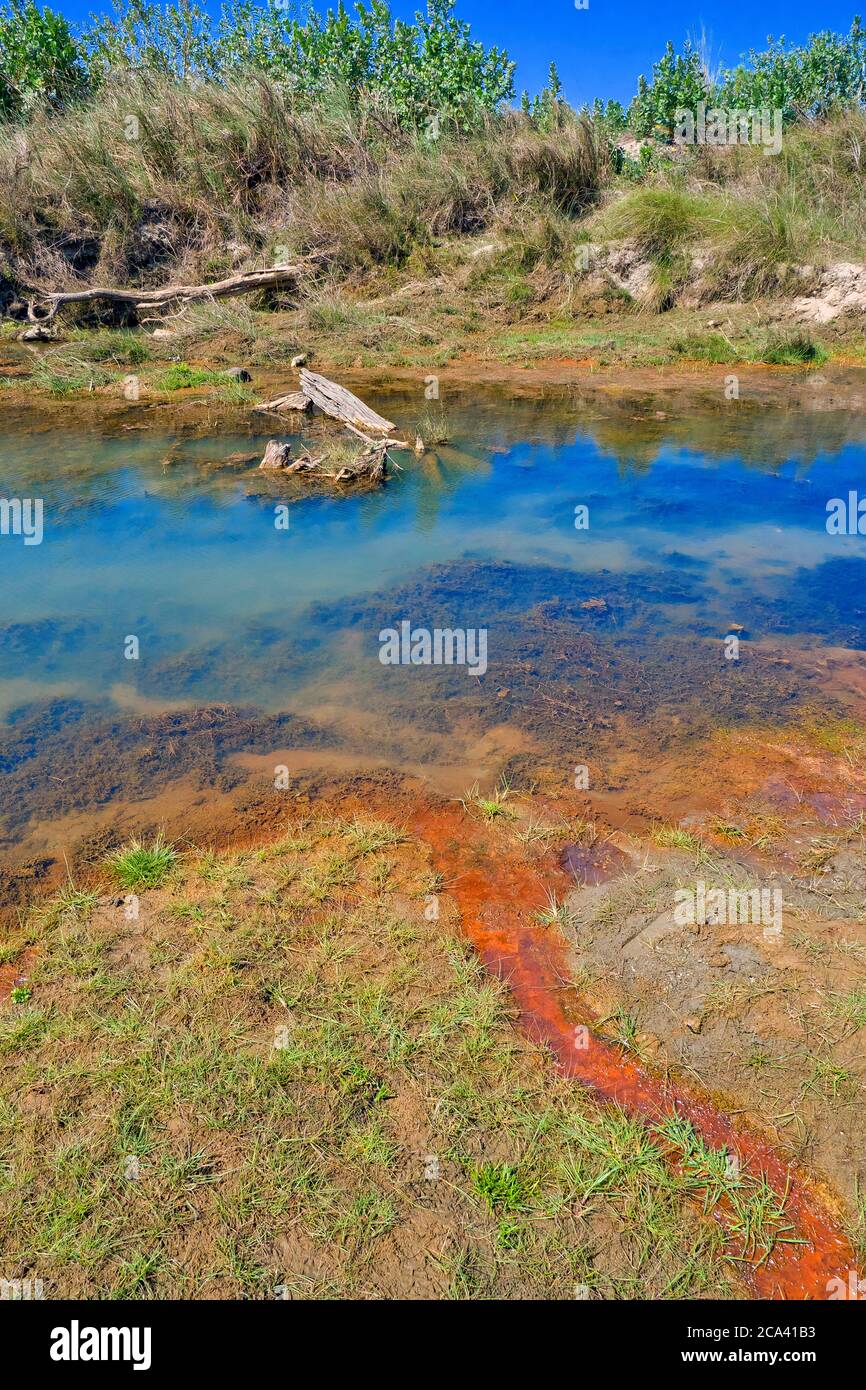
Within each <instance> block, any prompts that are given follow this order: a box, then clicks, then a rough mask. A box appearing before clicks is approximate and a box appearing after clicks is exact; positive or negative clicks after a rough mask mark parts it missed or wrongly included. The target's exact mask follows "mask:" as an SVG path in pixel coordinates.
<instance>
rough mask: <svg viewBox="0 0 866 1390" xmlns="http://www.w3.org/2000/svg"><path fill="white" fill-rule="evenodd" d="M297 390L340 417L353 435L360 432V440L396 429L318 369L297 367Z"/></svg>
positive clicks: (338, 418) (323, 408) (333, 415)
mask: <svg viewBox="0 0 866 1390" xmlns="http://www.w3.org/2000/svg"><path fill="white" fill-rule="evenodd" d="M301 391H302V392H303V394H304V395H305V396H308V397H309V399H310V400H311V401H312V402H313V405H317V406H318V407H319V409H320V410H322V411H324V413H325V414H326V415H330V416H332V417H333V418H334V419H335V420H340V421H341V422H342V423H343V424H344V425H346V426H348V428H349V429H350V430H352V432H353V433H354V434H360V435H361V438H362V439H369V437H370V435H380V436H381V435H385V434H390V433H391V431H392V430H395V429H396V428H397V426H396V425H395V424H393V422H392V421H391V420H385V419H383V417H382V416H381V415H377V414H376V412H375V410H371V409H370V407H369V406H368V405H365V404H364V402H363V401H359V400H358V397H357V396H353V395H352V393H351V391H347V390H346V388H345V386H338V385H337V383H336V382H335V381H329V380H328V378H327V377H326V376H319V374H318V372H309V371H307V369H306V367H302V368H301Z"/></svg>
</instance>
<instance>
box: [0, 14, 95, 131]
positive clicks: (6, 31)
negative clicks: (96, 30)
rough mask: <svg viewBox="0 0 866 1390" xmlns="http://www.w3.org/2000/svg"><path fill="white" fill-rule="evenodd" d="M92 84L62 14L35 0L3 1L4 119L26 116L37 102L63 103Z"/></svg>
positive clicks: (0, 88) (0, 78)
mask: <svg viewBox="0 0 866 1390" xmlns="http://www.w3.org/2000/svg"><path fill="white" fill-rule="evenodd" d="M87 88H88V74H87V69H86V66H85V64H84V62H83V61H82V54H81V52H80V50H79V48H78V45H77V44H76V42H75V40H74V39H73V37H72V34H71V32H70V29H69V25H68V24H67V22H66V20H65V19H64V18H63V16H62V15H59V14H55V13H54V12H53V11H52V10H49V9H44V10H40V9H39V8H38V6H37V5H36V4H35V3H34V0H5V3H4V4H2V5H0V117H3V118H5V119H7V120H8V119H10V118H15V117H19V116H22V115H25V114H26V113H27V111H28V110H29V108H30V107H31V106H32V105H33V103H34V102H35V101H37V100H41V101H42V102H45V103H47V104H48V105H50V106H59V105H60V104H61V103H63V102H65V101H68V100H69V99H70V98H72V97H76V96H81V95H82V94H83V93H84V92H85V91H86V90H87Z"/></svg>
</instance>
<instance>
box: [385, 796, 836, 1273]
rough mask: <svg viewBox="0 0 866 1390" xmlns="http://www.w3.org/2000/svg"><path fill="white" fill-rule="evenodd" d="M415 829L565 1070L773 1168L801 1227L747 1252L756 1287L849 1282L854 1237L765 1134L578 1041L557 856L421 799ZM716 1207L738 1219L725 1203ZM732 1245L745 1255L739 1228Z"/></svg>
mask: <svg viewBox="0 0 866 1390" xmlns="http://www.w3.org/2000/svg"><path fill="white" fill-rule="evenodd" d="M412 828H413V830H414V831H415V833H417V834H418V835H419V836H420V837H421V838H423V839H424V840H425V841H426V842H427V844H428V845H429V846H430V849H431V851H432V854H433V861H434V865H435V867H436V868H437V870H438V871H439V872H440V873H441V874H442V875H443V878H444V880H445V883H446V889H447V891H448V892H449V893H450V894H452V895H453V897H454V898H455V899H456V901H457V904H458V906H459V909H460V913H461V917H462V922H463V929H464V931H465V933H466V935H467V936H468V937H469V939H470V940H471V941H472V943H473V945H474V946H475V948H476V950H477V951H478V952H479V955H480V956H481V957H482V959H483V960H484V962H485V964H486V965H487V966H488V968H489V969H490V970H491V971H493V972H494V973H496V974H498V975H499V976H501V977H502V978H503V979H504V980H505V981H507V983H508V985H509V986H510V988H511V991H512V993H513V995H514V998H515V1001H516V1003H517V1005H518V1007H519V1009H520V1012H521V1019H522V1025H523V1027H524V1029H525V1031H526V1032H527V1034H528V1035H529V1036H530V1037H531V1038H532V1039H533V1040H534V1041H536V1042H539V1043H542V1044H545V1045H546V1046H547V1047H548V1048H550V1050H551V1051H552V1053H553V1054H554V1056H555V1058H556V1060H557V1062H558V1064H559V1066H560V1067H561V1069H562V1070H563V1072H565V1073H566V1074H567V1075H568V1076H573V1077H574V1078H575V1079H576V1080H577V1081H579V1082H581V1084H582V1085H584V1086H586V1087H588V1088H589V1089H590V1090H592V1091H593V1092H595V1094H596V1095H598V1096H599V1097H600V1098H602V1099H604V1100H609V1101H615V1102H616V1103H617V1104H618V1105H620V1106H621V1107H622V1108H623V1109H624V1110H625V1111H627V1112H629V1113H630V1114H633V1115H637V1116H640V1117H642V1118H643V1119H645V1120H647V1122H649V1123H650V1124H652V1123H658V1122H660V1121H663V1120H664V1119H665V1118H667V1117H670V1116H672V1115H679V1116H681V1117H682V1118H685V1119H688V1120H689V1121H691V1123H692V1125H693V1126H694V1128H695V1130H696V1131H697V1133H698V1134H700V1135H701V1136H702V1137H703V1138H704V1139H705V1141H706V1142H707V1143H708V1144H709V1145H711V1146H712V1147H713V1148H716V1149H725V1150H727V1152H728V1153H729V1154H733V1155H736V1156H737V1159H738V1161H739V1165H740V1171H741V1172H743V1173H748V1174H751V1175H752V1176H758V1175H763V1176H764V1178H765V1180H766V1181H767V1183H768V1184H769V1185H770V1186H771V1187H772V1188H773V1190H774V1191H775V1192H776V1194H777V1195H778V1197H779V1199H780V1200H784V1209H785V1215H786V1219H787V1221H788V1222H789V1223H790V1226H791V1227H792V1229H791V1230H790V1231H787V1232H786V1233H785V1237H784V1240H780V1241H778V1242H777V1243H776V1245H775V1247H774V1248H773V1250H772V1251H771V1253H770V1255H769V1256H768V1257H766V1258H763V1257H761V1256H759V1255H756V1256H755V1257H753V1258H745V1259H741V1262H740V1264H739V1266H738V1268H739V1269H740V1270H741V1271H742V1276H743V1278H744V1280H745V1281H746V1283H747V1285H748V1287H749V1289H750V1291H751V1292H752V1294H753V1295H754V1296H755V1297H758V1298H773V1299H826V1298H828V1297H829V1296H830V1293H831V1292H832V1291H833V1290H834V1288H836V1287H838V1286H835V1285H833V1284H831V1282H830V1281H831V1280H834V1279H839V1280H841V1281H843V1284H844V1286H845V1287H846V1288H847V1287H849V1276H850V1272H851V1271H852V1270H854V1269H855V1256H854V1252H853V1250H852V1248H851V1245H850V1243H849V1242H848V1240H847V1239H846V1237H845V1235H844V1234H843V1233H842V1231H841V1230H840V1229H839V1227H838V1225H837V1224H836V1222H835V1221H834V1219H833V1217H832V1215H831V1214H830V1212H829V1211H828V1209H827V1208H826V1206H825V1205H824V1203H823V1201H822V1199H821V1197H820V1195H819V1193H818V1192H817V1191H816V1190H815V1188H814V1187H812V1185H811V1184H810V1183H809V1182H808V1180H807V1179H806V1178H805V1177H804V1175H803V1174H802V1173H801V1172H799V1171H798V1170H797V1168H796V1166H795V1165H793V1164H792V1163H791V1162H790V1161H789V1160H787V1159H785V1158H783V1157H781V1156H780V1155H779V1154H778V1153H777V1152H775V1150H774V1149H773V1147H772V1146H771V1145H770V1143H769V1142H768V1140H767V1139H766V1138H764V1137H762V1136H761V1135H760V1134H757V1133H754V1132H751V1131H749V1130H747V1129H745V1128H742V1127H737V1126H736V1125H735V1123H734V1122H733V1120H732V1119H731V1118H730V1116H728V1115H726V1114H724V1113H723V1112H722V1111H720V1110H719V1108H718V1107H717V1106H716V1105H715V1104H714V1103H713V1102H712V1100H711V1099H710V1098H709V1096H707V1095H702V1094H701V1093H700V1092H699V1091H698V1090H697V1089H695V1088H691V1087H687V1086H684V1085H682V1084H681V1083H680V1082H676V1081H672V1080H671V1079H670V1078H662V1077H659V1076H656V1075H654V1074H653V1073H652V1072H651V1071H650V1070H648V1069H647V1068H646V1067H644V1066H642V1065H641V1064H640V1063H639V1062H638V1061H636V1060H635V1059H634V1058H633V1057H631V1056H630V1055H629V1054H628V1053H627V1052H625V1051H624V1050H623V1049H622V1048H620V1047H617V1046H616V1045H615V1044H613V1043H610V1042H607V1041H605V1040H604V1039H603V1038H601V1037H599V1036H598V1035H597V1034H594V1033H592V1032H591V1031H590V1034H589V1041H588V1045H587V1040H586V1036H585V1033H584V1034H583V1035H582V1036H581V1037H580V1042H581V1044H582V1045H581V1046H576V1041H577V1038H578V1035H577V1034H576V1028H577V1027H578V1025H581V1024H582V1025H584V1026H586V1025H589V1024H591V1019H590V1018H589V1017H588V1016H587V1014H586V1011H585V1010H582V1008H581V1002H580V999H579V996H578V995H577V993H576V991H575V989H574V988H573V986H572V985H571V984H570V983H569V971H568V966H567V960H566V945H565V942H564V941H563V939H562V937H561V936H559V934H558V933H557V932H556V931H555V930H554V929H551V928H544V927H540V926H539V925H538V923H537V922H533V919H532V914H533V913H534V912H535V911H536V910H537V909H538V908H539V907H542V906H543V905H544V904H545V901H546V899H547V894H548V892H549V891H550V890H551V889H559V890H562V889H563V888H564V887H566V886H569V880H568V879H567V877H566V876H565V875H564V874H563V873H562V871H561V870H560V869H559V868H558V866H557V865H556V864H555V862H554V861H550V862H547V863H546V864H545V866H544V872H543V876H542V873H541V872H535V871H533V870H531V869H527V867H526V866H525V864H522V863H520V862H519V861H517V860H515V859H514V857H513V856H512V855H511V854H509V852H508V850H507V849H505V848H498V849H497V848H495V847H494V848H491V847H490V846H489V845H488V844H486V843H484V842H483V840H482V837H481V836H480V835H479V833H478V832H477V830H476V829H475V828H474V827H473V825H472V823H471V822H469V821H468V820H467V818H466V817H465V816H464V815H463V814H462V813H461V811H460V810H459V809H458V808H457V807H452V806H444V807H428V808H424V809H421V810H419V811H418V812H417V813H416V815H415V818H414V823H413V827H412ZM714 1214H715V1216H716V1218H717V1219H718V1220H719V1221H720V1222H721V1223H722V1224H723V1225H727V1224H728V1222H729V1214H728V1213H727V1212H726V1211H725V1210H724V1209H723V1208H717V1209H716V1211H715V1213H714ZM794 1242H798V1243H794ZM731 1253H732V1254H733V1255H736V1256H737V1257H741V1256H742V1253H743V1252H742V1249H741V1248H738V1247H737V1245H736V1243H735V1241H734V1239H733V1237H732V1241H731ZM837 1296H838V1295H837Z"/></svg>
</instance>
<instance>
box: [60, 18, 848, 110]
mask: <svg viewBox="0 0 866 1390" xmlns="http://www.w3.org/2000/svg"><path fill="white" fill-rule="evenodd" d="M49 3H50V4H52V8H55V9H59V10H62V12H63V13H64V14H65V15H67V17H68V18H70V19H74V20H81V19H83V18H85V17H86V16H87V14H88V13H89V12H90V11H91V10H99V9H103V8H104V9H110V0H106V3H105V4H104V5H103V4H100V3H99V0H49ZM214 7H215V8H218V3H216V4H215V6H214ZM306 8H307V6H306V4H305V3H304V0H300V3H299V5H298V9H299V10H300V11H304V10H306ZM316 8H318V9H326V8H327V0H321V3H318V4H317V5H316ZM391 8H392V10H393V11H394V13H395V14H399V15H400V16H401V17H404V18H409V17H411V15H412V13H413V12H414V11H415V9H416V8H418V3H417V0H392V4H391ZM457 12H458V14H459V15H460V16H461V17H462V18H464V19H466V20H468V21H469V23H470V24H471V25H472V28H473V31H474V33H475V35H476V37H478V38H481V39H483V40H484V41H485V43H497V44H499V45H500V47H504V48H506V49H507V50H508V52H509V54H510V56H511V57H512V58H515V59H516V60H517V64H518V67H517V89H518V92H519V91H520V89H521V88H522V87H526V88H528V89H529V91H530V92H535V91H538V89H539V88H540V87H542V86H543V85H544V81H545V78H546V75H547V67H548V64H549V63H550V61H551V59H553V60H554V61H555V62H556V64H557V67H558V68H559V73H560V77H561V78H562V82H563V85H564V87H565V91H566V96H567V97H568V99H569V100H570V101H572V102H575V103H577V104H578V105H580V104H581V103H582V102H583V101H589V100H591V99H592V98H593V97H594V96H602V97H605V98H607V97H617V98H618V99H619V100H620V101H622V102H626V101H628V100H629V99H630V97H631V96H632V94H633V92H634V88H635V84H636V81H637V76H638V74H639V73H641V72H645V73H646V74H647V75H649V72H650V69H651V67H652V64H653V61H654V59H655V58H657V57H658V56H659V54H660V53H661V51H662V49H663V48H664V44H665V41H666V40H667V39H669V38H670V39H673V40H674V42H675V43H676V44H678V45H679V44H680V43H681V42H682V40H683V39H685V38H686V36H687V35H689V34H691V35H697V34H699V33H700V31H701V28H702V27H703V29H704V30H705V31H706V34H707V36H708V38H709V39H710V41H711V49H712V52H713V54H714V56H715V57H717V58H718V60H719V61H721V62H722V63H725V64H727V65H730V64H733V63H734V62H736V60H737V59H738V58H739V56H740V54H742V53H745V52H747V50H748V49H749V48H762V47H763V46H764V44H765V42H766V38H767V35H768V34H773V35H774V36H778V35H779V34H784V35H785V37H786V38H787V39H788V40H789V41H791V42H802V41H803V40H805V39H806V38H807V37H808V35H809V34H810V33H811V32H813V31H814V30H816V29H836V30H840V31H845V30H847V29H848V28H849V27H850V24H851V19H852V17H853V15H854V13H855V12H856V10H855V7H854V5H852V4H850V3H849V4H847V5H845V4H837V3H835V0H825V3H824V4H822V5H820V6H815V5H813V4H808V5H807V4H805V3H804V0H763V3H761V4H760V5H756V4H754V3H747V0H728V3H727V4H724V5H718V4H715V5H714V4H705V5H704V8H703V9H701V8H700V7H698V6H695V7H693V6H692V5H684V4H681V3H680V4H676V3H671V0H655V3H652V4H647V3H646V0H589V8H588V9H586V10H577V9H575V7H574V0H458V6H457Z"/></svg>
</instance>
